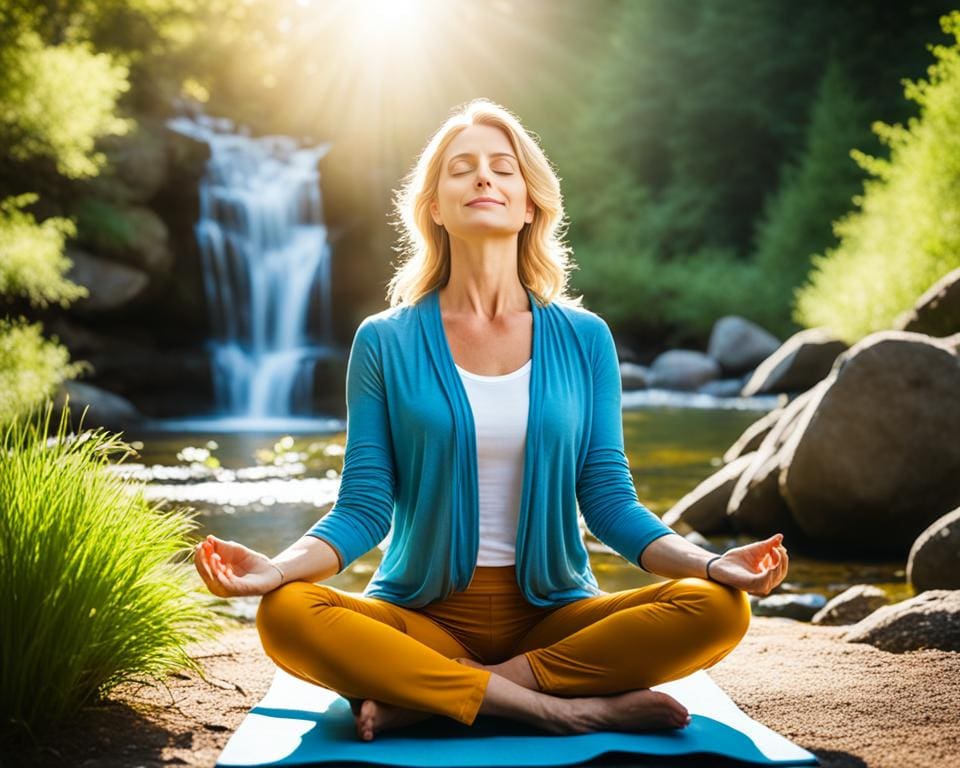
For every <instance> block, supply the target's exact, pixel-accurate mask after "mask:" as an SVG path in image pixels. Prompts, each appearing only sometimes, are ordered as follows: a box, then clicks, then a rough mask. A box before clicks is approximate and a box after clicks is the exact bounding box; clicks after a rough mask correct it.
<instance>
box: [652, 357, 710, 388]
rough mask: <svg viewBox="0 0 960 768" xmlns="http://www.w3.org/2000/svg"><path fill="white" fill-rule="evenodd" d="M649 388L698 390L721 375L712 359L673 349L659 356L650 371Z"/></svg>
mask: <svg viewBox="0 0 960 768" xmlns="http://www.w3.org/2000/svg"><path fill="white" fill-rule="evenodd" d="M649 374H650V378H649V384H648V385H649V386H651V387H662V388H664V389H680V390H690V391H692V390H696V389H697V388H698V387H700V386H701V385H703V384H706V383H707V382H708V381H712V380H713V379H715V378H717V377H718V376H719V375H720V366H719V365H718V363H717V361H716V360H714V359H713V358H712V357H709V356H708V355H705V354H703V353H702V352H696V351H694V350H689V349H671V350H669V351H667V352H664V353H663V354H661V355H658V356H657V358H656V359H655V360H654V361H653V365H651V366H650V370H649Z"/></svg>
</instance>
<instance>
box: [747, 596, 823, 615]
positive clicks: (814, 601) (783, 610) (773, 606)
mask: <svg viewBox="0 0 960 768" xmlns="http://www.w3.org/2000/svg"><path fill="white" fill-rule="evenodd" d="M826 603H827V598H825V597H824V596H823V595H819V594H817V593H816V592H807V593H806V594H802V595H794V594H778V595H767V597H757V596H756V595H751V596H750V605H751V607H752V610H753V615H754V616H779V617H781V618H785V619H796V620H797V621H810V619H812V618H813V617H814V615H815V614H816V613H817V611H819V610H820V609H821V608H823V606H824V605H826Z"/></svg>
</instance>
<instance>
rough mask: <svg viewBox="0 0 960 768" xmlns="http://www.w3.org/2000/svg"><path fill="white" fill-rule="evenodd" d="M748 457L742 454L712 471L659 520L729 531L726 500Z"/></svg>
mask: <svg viewBox="0 0 960 768" xmlns="http://www.w3.org/2000/svg"><path fill="white" fill-rule="evenodd" d="M752 459H753V454H746V455H745V456H741V457H740V458H739V459H736V460H735V461H732V462H730V463H729V464H727V465H725V466H723V467H722V468H721V469H720V470H719V471H717V472H714V473H713V474H712V475H710V477H708V478H707V479H706V480H703V481H702V482H701V483H700V484H699V485H697V487H696V488H694V489H693V490H692V491H690V492H689V493H687V494H686V495H685V496H684V497H683V498H682V499H680V501H678V502H677V503H676V504H674V505H673V506H672V507H671V508H670V509H669V510H668V511H667V512H666V513H665V514H664V515H663V518H662V519H663V522H664V523H666V524H667V525H669V526H670V527H671V528H672V527H673V526H674V525H676V524H677V523H685V524H686V525H689V526H690V527H691V528H693V529H694V530H695V531H699V532H700V533H711V534H712V533H730V532H732V531H733V528H732V527H731V525H730V520H729V518H728V517H727V501H728V500H729V498H730V491H731V490H733V486H734V484H735V483H736V481H737V478H738V477H739V476H740V473H741V472H742V471H743V470H744V468H745V467H747V466H749V464H750V462H751V461H752Z"/></svg>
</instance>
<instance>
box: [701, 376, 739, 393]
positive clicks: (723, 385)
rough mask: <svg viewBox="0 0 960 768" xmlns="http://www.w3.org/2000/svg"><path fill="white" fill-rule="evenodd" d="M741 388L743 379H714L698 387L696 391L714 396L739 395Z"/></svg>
mask: <svg viewBox="0 0 960 768" xmlns="http://www.w3.org/2000/svg"><path fill="white" fill-rule="evenodd" d="M742 389H743V379H716V380H715V381H708V382H707V383H706V384H704V385H703V386H701V387H699V388H698V389H697V392H700V393H702V394H704V395H713V396H714V397H739V396H740V390H742Z"/></svg>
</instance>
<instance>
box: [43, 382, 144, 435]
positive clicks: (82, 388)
mask: <svg viewBox="0 0 960 768" xmlns="http://www.w3.org/2000/svg"><path fill="white" fill-rule="evenodd" d="M65 403H68V404H69V406H70V417H71V420H72V421H74V423H79V421H80V417H81V414H83V411H84V408H86V409H87V412H86V415H85V416H84V418H83V425H84V427H91V426H103V427H110V428H114V429H123V428H124V427H125V426H127V425H128V424H131V423H134V422H137V421H139V420H140V419H141V418H142V416H141V414H140V412H139V411H138V410H137V408H136V406H134V404H133V403H131V402H130V401H129V400H126V399H125V398H123V397H120V396H119V395H116V394H114V393H113V392H108V391H107V390H105V389H101V388H100V387H95V386H93V385H91V384H84V383H83V382H80V381H65V382H64V383H63V384H61V385H60V388H59V389H58V391H57V394H56V396H55V398H54V409H55V410H56V411H60V410H61V409H62V408H63V406H64V404H65Z"/></svg>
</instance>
